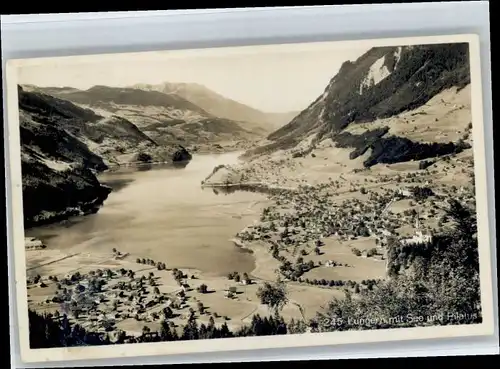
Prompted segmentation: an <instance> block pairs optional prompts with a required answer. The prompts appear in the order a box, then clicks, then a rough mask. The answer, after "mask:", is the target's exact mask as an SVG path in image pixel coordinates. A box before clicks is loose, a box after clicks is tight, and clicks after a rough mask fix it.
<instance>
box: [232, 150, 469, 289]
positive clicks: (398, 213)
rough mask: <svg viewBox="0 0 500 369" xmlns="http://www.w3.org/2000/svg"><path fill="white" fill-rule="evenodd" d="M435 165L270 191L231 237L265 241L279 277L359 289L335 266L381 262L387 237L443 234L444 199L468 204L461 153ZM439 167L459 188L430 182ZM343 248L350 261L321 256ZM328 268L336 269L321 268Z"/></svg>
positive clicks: (404, 240)
mask: <svg viewBox="0 0 500 369" xmlns="http://www.w3.org/2000/svg"><path fill="white" fill-rule="evenodd" d="M459 162H460V163H459ZM434 164H435V165H434V167H431V168H430V169H428V168H427V167H425V168H423V169H422V167H423V166H422V165H421V164H420V165H419V164H418V163H415V164H414V165H413V166H414V168H415V169H414V170H406V171H402V172H399V173H395V174H385V173H372V171H369V170H360V169H356V168H355V169H353V170H352V171H351V173H352V174H351V177H350V178H349V179H347V178H345V177H347V176H348V175H341V176H339V179H338V180H335V181H334V180H332V179H330V180H329V181H328V182H326V183H320V184H317V185H309V184H305V185H304V184H301V183H299V184H298V185H296V187H295V188H294V189H282V190H281V191H275V192H273V193H272V194H271V195H270V197H271V198H272V199H273V202H274V205H273V206H270V207H268V208H266V209H264V211H263V213H262V216H261V219H260V220H259V221H258V222H255V224H253V225H250V226H249V227H247V228H246V229H244V230H243V231H241V232H240V233H239V234H238V236H237V238H238V239H239V240H240V241H241V242H242V243H243V244H245V243H249V244H251V243H254V242H264V243H266V244H267V247H268V251H269V253H270V254H271V255H272V257H273V258H274V259H276V260H277V262H278V263H279V272H280V274H281V276H282V277H283V278H285V280H288V281H291V282H294V283H297V282H298V283H306V284H313V285H320V286H328V287H338V286H350V287H354V288H355V289H358V290H359V288H358V287H356V286H357V285H358V284H359V283H358V282H359V280H358V281H355V280H354V281H353V280H349V279H346V278H342V274H343V275H347V274H349V273H345V272H344V273H342V272H340V270H341V269H343V270H346V268H355V267H356V266H357V264H359V263H360V262H361V261H360V260H359V259H370V260H371V261H372V262H375V261H377V262H382V263H384V264H386V259H387V251H388V248H389V247H390V245H391V244H392V243H394V242H398V243H400V244H403V245H408V246H415V247H418V246H420V245H425V244H429V243H431V242H432V237H433V233H434V232H439V233H442V232H443V231H445V230H446V228H447V227H448V226H449V220H448V219H447V217H446V216H445V215H444V213H445V209H446V207H447V199H448V198H460V200H461V201H463V202H465V203H467V204H470V205H473V204H474V198H475V194H474V190H473V187H471V186H468V185H467V183H468V182H470V179H469V178H470V177H472V178H473V164H472V162H471V161H470V160H469V159H468V158H467V157H463V158H462V157H458V158H456V157H445V158H443V159H442V161H441V162H439V163H434ZM463 164H465V165H463ZM438 168H439V169H438ZM457 168H460V172H459V173H456V172H457ZM464 168H467V171H466V170H465V169H464ZM438 170H439V174H444V175H445V176H446V175H447V174H448V173H450V174H451V175H454V174H458V175H460V176H461V178H462V182H463V183H462V185H460V184H459V182H460V181H458V182H457V184H458V185H459V187H457V186H455V185H451V186H450V185H449V183H440V182H439V179H438V180H436V181H435V180H434V178H438V176H436V175H437V174H438ZM465 172H467V174H466V175H463V174H464V173H465ZM356 177H357V179H356V180H353V178H356ZM363 177H364V178H363ZM342 247H343V248H344V249H349V250H350V252H351V253H352V254H353V255H354V256H355V257H356V258H357V259H353V258H352V256H350V257H346V256H345V255H344V256H339V257H336V258H335V259H330V258H328V257H329V256H331V255H334V256H336V254H338V255H341V254H342V252H340V251H339V250H340V248H342ZM332 249H335V250H337V252H336V253H335V252H333V251H332ZM346 260H348V261H351V260H353V261H351V263H346ZM372 264H373V263H372ZM364 265H367V263H366V262H365V264H364ZM331 268H334V269H337V271H336V272H332V271H328V269H331ZM377 269H378V270H380V268H377ZM368 274H369V273H368ZM328 276H333V277H337V276H339V277H338V278H335V279H333V278H328ZM384 277H385V276H384ZM367 278H368V277H367ZM368 280H369V281H373V280H374V279H368ZM370 283H371V284H373V283H374V282H370ZM370 283H368V284H370ZM363 284H366V283H363Z"/></svg>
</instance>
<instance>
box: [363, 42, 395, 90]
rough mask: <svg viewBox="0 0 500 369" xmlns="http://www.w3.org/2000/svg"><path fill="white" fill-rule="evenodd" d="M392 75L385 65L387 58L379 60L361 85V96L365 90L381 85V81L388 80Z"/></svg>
mask: <svg viewBox="0 0 500 369" xmlns="http://www.w3.org/2000/svg"><path fill="white" fill-rule="evenodd" d="M400 52H401V51H400ZM396 53H397V51H396ZM398 60H399V59H398ZM390 74H391V71H390V70H389V68H387V66H386V65H385V56H383V57H381V58H380V59H377V61H376V62H375V63H373V64H372V66H371V67H370V69H369V70H368V74H367V75H366V77H365V79H364V80H363V81H362V82H361V84H360V85H359V94H360V95H362V94H363V91H364V90H366V89H368V88H371V87H373V86H375V85H377V84H379V83H380V81H382V80H384V79H385V78H387V77H388V76H389V75H390Z"/></svg>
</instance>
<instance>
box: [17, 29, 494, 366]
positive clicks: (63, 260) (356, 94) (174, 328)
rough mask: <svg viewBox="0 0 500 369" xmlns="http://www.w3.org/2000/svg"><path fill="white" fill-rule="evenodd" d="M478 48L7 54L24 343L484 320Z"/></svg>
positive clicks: (113, 352) (433, 41)
mask: <svg viewBox="0 0 500 369" xmlns="http://www.w3.org/2000/svg"><path fill="white" fill-rule="evenodd" d="M477 44H478V40H477V39H476V38H475V37H474V36H472V35H455V36H439V37H418V38H399V39H397V38H396V39H380V40H376V39H374V40H361V41H359V40H358V41H336V42H315V43H301V44H279V45H265V46H242V47H221V48H207V49H193V50H170V51H169V50H165V51H152V52H141V53H127V54H103V55H90V56H69V57H53V58H33V59H19V60H11V61H8V70H7V88H8V91H7V93H8V103H9V109H10V110H9V121H8V124H9V127H10V130H11V132H10V134H11V137H10V138H9V145H10V150H12V152H13V153H14V154H12V155H11V166H12V168H13V169H12V170H13V172H14V173H18V177H16V176H14V175H13V176H12V178H11V179H10V180H11V185H12V192H13V199H12V201H13V203H12V207H13V209H14V212H15V214H16V218H15V219H14V227H15V233H14V243H13V245H12V247H14V253H15V260H16V263H15V278H16V286H17V287H16V288H17V304H18V306H19V313H18V314H19V335H20V339H21V350H22V352H23V355H25V357H26V358H27V359H26V360H29V358H35V357H37V355H42V356H44V357H49V356H50V357H59V358H64V359H65V360H71V359H73V358H76V357H81V358H83V357H88V358H92V357H116V356H120V355H122V356H123V355H125V354H128V355H132V353H133V354H134V355H135V356H137V355H146V354H148V355H150V354H152V353H155V354H165V353H175V352H198V351H204V350H210V351H214V350H217V349H218V347H219V348H220V350H227V349H228V348H236V347H237V348H239V349H244V348H245V347H249V348H250V347H251V348H254V347H259V348H268V347H269V348H271V347H277V346H280V347H285V346H297V347H298V346H301V345H314V344H315V342H316V341H317V344H327V343H329V342H331V343H342V342H365V340H371V341H376V340H384V339H387V338H390V337H393V338H392V339H404V336H405V334H408V333H406V332H408V330H409V329H413V330H411V332H412V333H411V336H412V337H413V338H415V337H418V336H419V335H420V332H422V335H424V336H426V337H428V338H433V337H447V336H467V335H478V334H480V333H484V332H485V331H489V330H490V329H492V319H493V317H492V304H491V301H492V297H491V292H490V291H489V288H488V289H487V290H486V291H484V290H483V288H484V286H485V283H486V286H487V287H489V286H490V285H489V282H488V281H489V280H490V279H491V270H490V243H489V238H488V227H487V225H483V224H484V223H485V222H486V223H487V220H488V219H487V210H488V205H489V204H488V203H487V200H486V191H485V188H486V169H485V166H484V160H485V159H484V157H482V156H481V154H482V153H483V151H482V149H481V147H482V145H484V144H483V140H484V132H483V128H482V125H483V122H482V115H481V112H482V100H481V99H482V98H481V80H480V75H479V74H480V67H479V51H478V50H479V48H478V46H477ZM483 264H484V266H483ZM415 328H417V330H415ZM347 332H349V333H347ZM353 332H354V333H356V332H357V335H354V334H353ZM377 332H378V333H377ZM344 335H345V337H346V340H347V341H343V337H344ZM348 335H349V338H348V339H347V337H348ZM370 335H371V336H370ZM305 337H307V338H305ZM370 337H371V338H370ZM374 337H375V338H374ZM181 344H182V346H181ZM23 345H24V346H23ZM110 346H111V347H110ZM74 347H78V348H79V350H78V351H72V348H74ZM148 347H149V348H148ZM99 348H100V349H99ZM42 349H43V350H42ZM47 349H48V350H47ZM93 350H101V351H93ZM104 350H107V351H104ZM73 355H76V356H73ZM78 355H79V356H78ZM28 357H29V358H28ZM38 358H39V357H38Z"/></svg>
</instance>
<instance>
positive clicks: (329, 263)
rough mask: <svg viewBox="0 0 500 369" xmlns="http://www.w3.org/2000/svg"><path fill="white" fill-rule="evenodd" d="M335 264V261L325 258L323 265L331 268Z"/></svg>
mask: <svg viewBox="0 0 500 369" xmlns="http://www.w3.org/2000/svg"><path fill="white" fill-rule="evenodd" d="M335 265H336V263H335V262H334V261H333V260H327V261H326V262H325V266H326V267H328V268H333V267H334V266H335Z"/></svg>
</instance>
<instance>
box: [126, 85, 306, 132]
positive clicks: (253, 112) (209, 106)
mask: <svg viewBox="0 0 500 369" xmlns="http://www.w3.org/2000/svg"><path fill="white" fill-rule="evenodd" d="M131 87H133V88H139V89H144V90H148V91H160V92H163V93H165V94H176V95H178V96H182V97H183V98H185V99H186V100H188V101H191V102H192V103H194V104H196V105H197V106H200V107H201V108H203V109H205V110H206V111H208V112H209V113H211V114H213V115H215V116H218V117H221V118H225V119H230V120H237V121H243V122H249V123H259V124H261V125H262V126H263V127H267V129H275V128H277V127H278V126H281V125H283V124H285V123H288V122H289V121H290V120H291V119H292V118H293V117H294V116H295V115H296V114H297V112H286V113H273V112H263V111H261V110H259V109H256V108H253V107H251V106H248V105H246V104H244V103H242V102H239V101H236V100H233V99H231V98H228V97H225V96H223V95H222V94H220V93H218V92H215V91H213V90H211V89H209V88H208V87H206V86H204V85H202V84H198V83H172V82H163V83H161V84H145V83H138V84H135V85H132V86H131Z"/></svg>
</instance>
